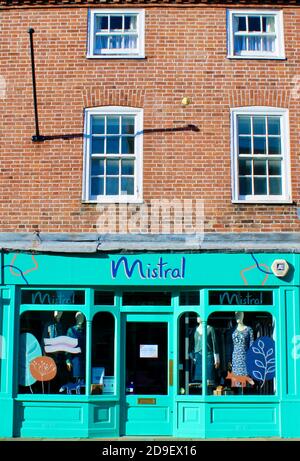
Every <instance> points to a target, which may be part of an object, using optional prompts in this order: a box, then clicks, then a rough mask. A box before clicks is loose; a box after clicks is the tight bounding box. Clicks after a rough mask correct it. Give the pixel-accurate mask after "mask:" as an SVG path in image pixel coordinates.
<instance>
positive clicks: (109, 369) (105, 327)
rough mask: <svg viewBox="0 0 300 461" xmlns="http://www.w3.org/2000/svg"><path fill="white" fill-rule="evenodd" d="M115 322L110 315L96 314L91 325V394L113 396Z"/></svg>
mask: <svg viewBox="0 0 300 461" xmlns="http://www.w3.org/2000/svg"><path fill="white" fill-rule="evenodd" d="M114 344H115V321H114V317H113V315H112V314H110V313H108V312H98V313H97V314H96V315H95V316H94V318H93V323H92V376H91V394H114V393H115V390H116V383H115V367H114V363H115V360H114V357H115V350H114V347H115V346H114Z"/></svg>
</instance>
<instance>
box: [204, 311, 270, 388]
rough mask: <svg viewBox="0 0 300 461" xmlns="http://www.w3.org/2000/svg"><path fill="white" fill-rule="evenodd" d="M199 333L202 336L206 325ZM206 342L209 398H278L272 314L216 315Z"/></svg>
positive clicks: (212, 317)
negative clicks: (240, 396) (231, 396)
mask: <svg viewBox="0 0 300 461" xmlns="http://www.w3.org/2000/svg"><path fill="white" fill-rule="evenodd" d="M197 331H198V332H199V336H201V335H202V332H203V323H202V321H200V322H199V325H198V327H197ZM206 342H207V344H206V360H207V367H206V368H207V393H208V394H214V395H273V394H275V391H276V388H275V385H276V357H275V323H274V319H273V317H272V315H271V314H270V313H267V312H243V311H232V312H215V313H213V314H211V315H210V316H209V318H208V321H207V336H206ZM197 378H200V376H197Z"/></svg>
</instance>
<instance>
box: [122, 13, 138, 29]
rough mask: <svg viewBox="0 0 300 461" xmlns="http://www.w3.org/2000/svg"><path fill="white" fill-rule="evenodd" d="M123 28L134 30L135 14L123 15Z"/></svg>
mask: <svg viewBox="0 0 300 461" xmlns="http://www.w3.org/2000/svg"><path fill="white" fill-rule="evenodd" d="M124 29H125V30H126V31H127V30H136V16H125V23H124Z"/></svg>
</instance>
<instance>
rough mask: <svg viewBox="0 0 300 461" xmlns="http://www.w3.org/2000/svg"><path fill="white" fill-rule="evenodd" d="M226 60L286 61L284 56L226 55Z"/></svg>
mask: <svg viewBox="0 0 300 461" xmlns="http://www.w3.org/2000/svg"><path fill="white" fill-rule="evenodd" d="M227 58H228V59H265V60H266V59H267V60H271V61H274V60H275V61H276V60H277V61H286V56H270V55H262V56H260V55H244V56H237V55H227Z"/></svg>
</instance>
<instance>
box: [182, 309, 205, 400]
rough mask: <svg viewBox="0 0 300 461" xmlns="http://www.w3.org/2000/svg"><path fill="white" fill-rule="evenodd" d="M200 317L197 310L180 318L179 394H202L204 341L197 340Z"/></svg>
mask: <svg viewBox="0 0 300 461" xmlns="http://www.w3.org/2000/svg"><path fill="white" fill-rule="evenodd" d="M197 319H200V317H199V314H197V313H196V312H187V313H184V314H182V315H181V317H180V320H179V338H178V341H179V354H178V360H179V363H178V375H179V376H178V394H186V395H189V394H202V341H201V340H200V341H199V340H198V337H197V338H196V341H195V332H196V328H197V326H198V325H199V324H198V322H197Z"/></svg>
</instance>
